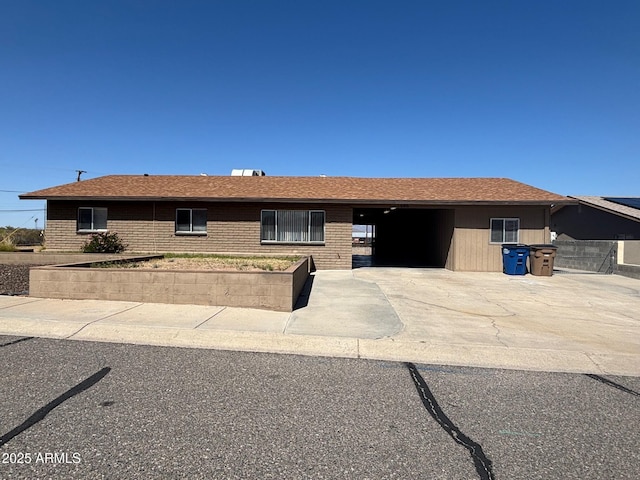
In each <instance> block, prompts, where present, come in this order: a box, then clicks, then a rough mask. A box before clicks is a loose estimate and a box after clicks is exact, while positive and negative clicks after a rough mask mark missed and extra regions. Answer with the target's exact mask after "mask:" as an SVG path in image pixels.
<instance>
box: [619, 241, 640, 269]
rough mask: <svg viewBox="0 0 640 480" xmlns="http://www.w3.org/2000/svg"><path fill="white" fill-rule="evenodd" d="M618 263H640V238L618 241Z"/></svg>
mask: <svg viewBox="0 0 640 480" xmlns="http://www.w3.org/2000/svg"><path fill="white" fill-rule="evenodd" d="M618 263H622V264H627V265H640V240H620V241H618Z"/></svg>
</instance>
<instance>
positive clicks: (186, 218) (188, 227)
mask: <svg viewBox="0 0 640 480" xmlns="http://www.w3.org/2000/svg"><path fill="white" fill-rule="evenodd" d="M176 233H177V234H185V235H186V234H192V235H206V233H207V209H206V208H176Z"/></svg>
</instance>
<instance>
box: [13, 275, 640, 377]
mask: <svg viewBox="0 0 640 480" xmlns="http://www.w3.org/2000/svg"><path fill="white" fill-rule="evenodd" d="M299 303H300V307H299V308H298V309H296V310H295V311H294V312H293V313H283V312H271V311H265V310H254V309H241V308H229V307H215V306H211V307H206V306H198V305H165V304H142V303H133V302H114V301H111V302H108V301H97V300H55V299H43V298H33V297H9V296H0V334H2V335H12V336H35V337H50V338H65V339H74V340H91V341H105V342H119V343H135V344H147V345H163V346H176V347H195V348H214V349H224V350H242V351H254V352H274V353H288V354H301V355H318V356H337V357H352V358H370V359H383V360H398V361H411V362H414V363H429V364H445V365H466V366H477V367H490V368H509V369H523V370H539V371H555V372H578V373H596V374H611V375H635V376H637V375H640V282H639V281H638V280H635V279H630V278H627V277H619V276H616V275H610V276H603V275H580V274H566V273H565V274H556V275H554V276H553V277H533V276H531V275H527V276H522V277H520V276H508V275H503V274H498V273H463V272H450V271H447V270H441V269H409V268H360V269H356V270H353V271H319V272H316V273H315V274H314V276H313V287H312V289H311V291H310V294H309V295H308V297H303V298H301V300H300V302H299Z"/></svg>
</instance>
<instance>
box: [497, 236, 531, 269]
mask: <svg viewBox="0 0 640 480" xmlns="http://www.w3.org/2000/svg"><path fill="white" fill-rule="evenodd" d="M527 258H529V246H528V245H521V244H516V243H503V244H502V271H503V272H504V273H506V274H507V275H525V274H526V273H527Z"/></svg>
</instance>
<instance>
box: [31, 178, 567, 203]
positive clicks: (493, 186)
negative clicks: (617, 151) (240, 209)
mask: <svg viewBox="0 0 640 480" xmlns="http://www.w3.org/2000/svg"><path fill="white" fill-rule="evenodd" d="M20 198H22V199H47V200H139V201H142V200H192V201H193V200H204V201H212V200H215V201H258V202H266V201H274V202H311V203H345V202H346V203H359V204H388V203H391V202H393V203H395V204H407V205H429V204H471V203H487V204H496V203H498V204H540V205H543V204H544V205H550V204H560V203H575V202H574V201H571V200H569V199H568V198H566V197H563V196H561V195H556V194H555V193H551V192H547V191H545V190H540V189H539V188H535V187H532V186H529V185H525V184H524V183H520V182H516V181H515V180H510V179H507V178H359V177H269V176H264V177H258V176H253V177H241V176H178V175H109V176H105V177H98V178H94V179H90V180H82V181H80V182H74V183H69V184H66V185H60V186H57V187H51V188H46V189H44V190H38V191H35V192H30V193H26V194H23V195H20Z"/></svg>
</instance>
